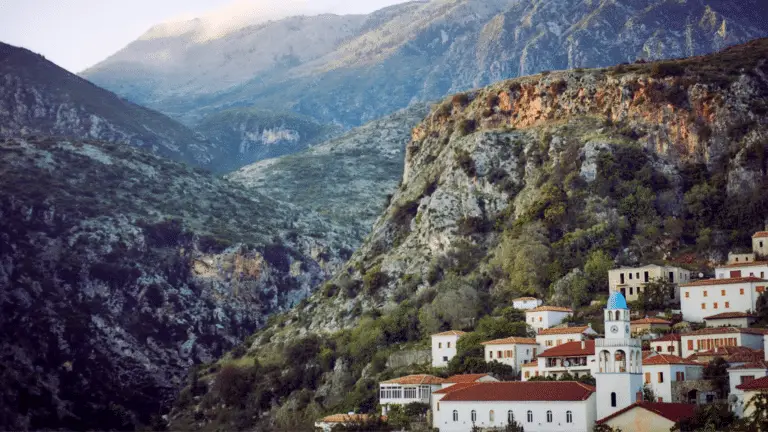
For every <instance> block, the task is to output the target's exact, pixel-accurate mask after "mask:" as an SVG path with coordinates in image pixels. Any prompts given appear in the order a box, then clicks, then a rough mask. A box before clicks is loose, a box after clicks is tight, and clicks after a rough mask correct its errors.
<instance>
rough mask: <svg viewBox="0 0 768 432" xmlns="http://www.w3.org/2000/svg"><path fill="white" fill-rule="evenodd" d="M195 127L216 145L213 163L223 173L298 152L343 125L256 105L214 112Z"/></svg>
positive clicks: (320, 140)
mask: <svg viewBox="0 0 768 432" xmlns="http://www.w3.org/2000/svg"><path fill="white" fill-rule="evenodd" d="M195 129H196V130H197V131H198V132H200V133H201V134H203V135H204V136H205V137H206V138H207V139H208V140H210V141H211V142H212V143H213V144H214V147H215V148H216V152H214V154H213V166H215V167H216V171H218V172H221V173H226V172H230V171H234V170H236V169H238V168H240V167H242V166H245V165H248V164H251V163H254V162H256V161H259V160H262V159H267V158H274V157H278V156H282V155H286V154H292V153H296V152H299V151H301V150H304V149H306V148H307V147H310V146H312V145H313V144H318V143H320V142H323V141H325V140H327V139H328V138H330V137H332V136H335V135H338V134H339V133H340V128H338V127H335V126H329V125H322V124H320V123H318V122H317V121H315V120H314V119H312V118H311V117H307V116H302V115H298V114H294V113H290V112H275V111H268V110H262V109H253V108H233V109H230V110H226V111H222V112H220V113H216V114H212V115H210V116H207V117H205V118H204V119H203V120H202V121H201V122H200V123H199V124H198V125H197V126H196V127H195Z"/></svg>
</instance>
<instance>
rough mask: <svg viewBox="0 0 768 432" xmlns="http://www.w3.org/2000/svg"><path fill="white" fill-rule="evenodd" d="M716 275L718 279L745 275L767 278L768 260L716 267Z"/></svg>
mask: <svg viewBox="0 0 768 432" xmlns="http://www.w3.org/2000/svg"><path fill="white" fill-rule="evenodd" d="M766 240H768V239H766ZM715 276H716V277H717V279H735V278H743V277H756V278H760V279H765V278H766V276H768V261H753V262H743V263H734V264H727V265H724V266H721V267H716V268H715Z"/></svg>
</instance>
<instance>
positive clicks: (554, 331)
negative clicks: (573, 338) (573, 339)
mask: <svg viewBox="0 0 768 432" xmlns="http://www.w3.org/2000/svg"><path fill="white" fill-rule="evenodd" d="M588 328H590V327H589V326H580V327H556V328H548V329H541V331H540V332H539V335H542V336H547V335H559V334H578V333H584V332H585V331H587V329H588Z"/></svg>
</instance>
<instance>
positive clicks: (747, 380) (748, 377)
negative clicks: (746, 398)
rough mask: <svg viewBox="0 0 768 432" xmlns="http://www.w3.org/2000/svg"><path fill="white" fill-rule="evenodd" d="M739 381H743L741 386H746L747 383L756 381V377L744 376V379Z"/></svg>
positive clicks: (740, 378) (741, 378)
mask: <svg viewBox="0 0 768 432" xmlns="http://www.w3.org/2000/svg"><path fill="white" fill-rule="evenodd" d="M739 380H740V381H741V384H746V383H748V382H750V381H754V380H755V376H754V375H744V376H742V377H739Z"/></svg>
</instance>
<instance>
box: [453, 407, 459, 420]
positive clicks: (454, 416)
mask: <svg viewBox="0 0 768 432" xmlns="http://www.w3.org/2000/svg"><path fill="white" fill-rule="evenodd" d="M453 421H455V422H457V421H459V412H458V411H456V410H453Z"/></svg>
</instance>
